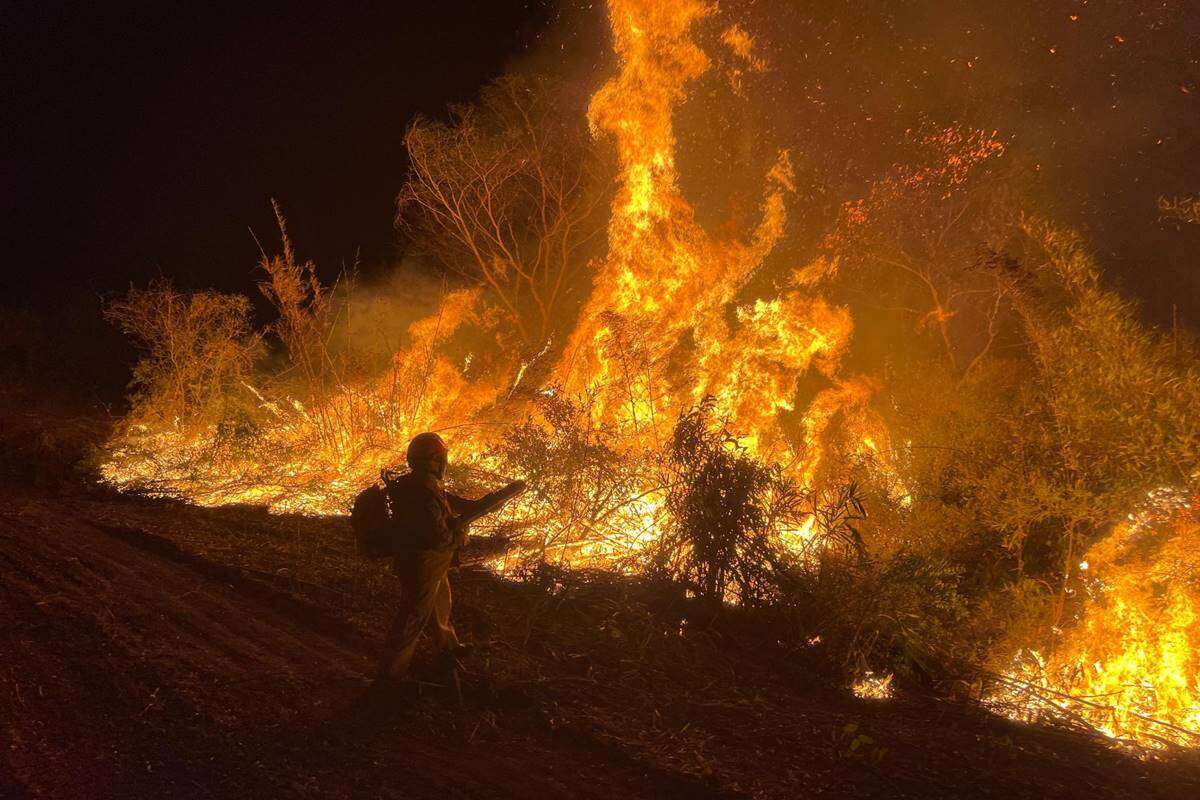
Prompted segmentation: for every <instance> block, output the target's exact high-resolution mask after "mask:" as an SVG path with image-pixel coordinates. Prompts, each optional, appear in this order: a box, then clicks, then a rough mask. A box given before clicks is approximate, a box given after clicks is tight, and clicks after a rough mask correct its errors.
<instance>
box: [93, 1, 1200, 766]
mask: <svg viewBox="0 0 1200 800" xmlns="http://www.w3.org/2000/svg"><path fill="white" fill-rule="evenodd" d="M608 14H609V20H610V24H611V33H612V46H613V50H614V55H615V66H614V71H613V74H612V75H611V77H610V78H609V79H608V80H607V82H605V83H604V84H603V86H601V87H599V89H598V90H596V91H594V92H593V93H591V95H590V98H589V97H588V96H587V93H586V92H580V90H579V89H578V87H576V86H573V85H569V84H567V83H565V82H563V81H559V80H556V79H554V78H553V77H549V76H544V75H528V74H522V75H511V76H508V77H505V78H503V79H502V80H500V81H498V82H497V83H496V84H494V85H492V86H489V87H487V88H486V89H485V90H484V91H483V93H482V95H481V97H480V99H479V101H478V102H477V103H475V104H473V105H470V106H466V107H462V108H456V109H454V111H453V114H452V117H451V118H450V120H449V121H448V122H435V121H429V120H423V121H419V122H417V123H416V124H414V125H413V126H412V127H411V128H410V130H409V131H408V133H407V135H406V137H405V143H406V146H407V150H408V154H409V158H410V163H411V169H410V173H409V175H408V178H407V182H406V183H405V185H404V187H403V189H402V190H401V192H400V195H399V203H398V214H397V225H398V228H399V229H400V231H401V232H402V233H403V234H404V236H405V237H406V239H407V241H409V242H410V243H411V245H412V246H413V252H414V253H419V254H420V256H421V257H422V258H423V259H424V260H425V261H426V262H427V263H430V264H438V265H441V266H442V267H444V268H445V271H446V272H445V274H446V275H447V276H448V277H447V278H446V279H444V280H443V281H441V282H440V283H439V282H437V281H434V280H432V279H430V278H428V277H424V275H425V273H421V272H419V271H417V270H414V269H410V270H409V271H408V272H406V273H404V276H403V278H402V279H398V280H397V281H396V283H395V284H394V286H393V287H392V288H390V289H386V288H385V289H381V288H379V287H373V288H370V289H364V288H363V287H361V286H359V285H357V284H356V279H355V275H354V274H353V273H350V274H347V275H345V276H344V277H343V278H342V279H341V280H340V281H339V282H338V283H337V284H336V285H334V286H332V287H327V286H324V285H322V284H321V282H320V281H319V280H318V279H317V277H316V270H315V268H314V266H313V265H312V264H311V263H306V262H302V261H301V260H300V258H299V257H298V256H297V254H296V253H295V252H294V250H293V247H292V243H291V241H290V239H289V237H288V234H287V230H286V226H285V224H284V220H283V216H282V214H279V215H278V221H279V230H280V235H281V250H282V252H281V253H280V254H279V255H275V256H267V255H265V254H264V256H263V259H262V262H261V275H262V279H261V283H260V289H261V290H262V292H263V294H264V295H265V297H266V298H267V299H268V300H269V301H270V303H271V304H272V306H273V307H274V309H275V311H276V314H277V316H276V320H275V322H273V323H272V324H271V325H269V326H268V327H266V328H263V329H258V328H256V327H255V326H254V324H253V323H252V320H251V306H250V303H249V301H248V300H247V299H246V298H244V297H238V296H226V295H221V294H218V293H214V292H201V293H195V294H184V293H181V292H179V291H177V290H175V289H174V288H173V287H172V286H171V285H170V284H169V283H167V282H166V281H160V282H156V283H153V284H151V285H150V286H149V287H148V288H146V289H134V290H131V291H130V293H129V294H128V295H127V296H126V297H124V298H121V299H119V300H116V301H114V302H112V303H111V304H110V305H109V306H108V309H107V314H108V317H109V318H110V319H111V320H112V321H113V322H114V323H115V324H117V325H119V326H120V327H121V328H122V329H123V330H125V331H126V332H127V333H129V334H130V335H131V336H133V337H134V338H135V339H136V340H137V341H138V342H139V343H140V344H141V345H142V347H143V349H144V351H145V355H144V357H143V359H142V361H141V362H139V364H138V366H137V368H136V369H135V372H134V381H135V386H136V394H135V396H134V402H133V408H132V411H131V412H130V414H129V416H128V418H127V419H126V420H125V421H124V422H123V424H122V426H121V427H120V429H119V431H118V433H117V435H116V436H115V437H114V438H113V440H112V441H111V443H110V445H109V448H108V452H107V455H106V459H105V462H104V464H103V468H102V469H103V474H104V476H105V478H106V480H108V481H109V482H110V483H112V484H113V485H115V486H117V487H119V488H121V489H124V490H129V491H140V492H150V493H154V494H161V495H170V496H177V497H182V498H185V499H187V500H189V501H191V502H194V503H198V504H202V505H220V504H232V503H253V504H261V505H266V506H269V507H270V508H271V509H273V510H276V511H281V512H297V513H303V514H317V515H319V514H341V513H345V512H346V510H347V507H348V504H349V502H350V501H351V499H352V498H353V497H354V495H355V494H356V493H357V491H358V490H359V489H361V488H362V486H363V485H365V484H367V483H369V482H370V481H372V480H374V478H375V477H376V476H377V475H378V473H379V470H380V469H381V468H383V467H390V466H394V465H396V464H397V463H400V462H402V460H403V452H404V447H405V445H406V444H407V442H408V440H409V438H410V437H411V436H412V435H413V434H415V433H417V432H420V431H423V430H436V431H439V432H441V433H442V435H443V436H444V437H445V438H446V439H447V440H448V441H449V442H450V443H451V448H452V454H453V455H452V459H453V461H452V472H451V480H452V482H456V483H458V484H459V485H460V486H461V487H462V488H463V489H464V490H479V489H490V488H494V487H495V486H496V485H498V484H499V483H500V481H501V477H500V476H505V477H519V478H522V479H524V480H526V481H527V482H528V484H529V487H530V490H529V492H527V493H526V494H525V495H524V496H523V497H522V498H521V500H520V501H519V502H518V503H514V504H513V505H512V506H510V507H509V509H508V510H507V511H506V512H505V514H504V516H503V518H502V519H501V520H499V521H498V522H495V523H493V524H492V528H491V529H490V530H489V531H488V532H489V533H492V534H495V535H496V536H497V537H502V538H503V540H504V541H505V542H506V544H507V546H506V547H505V548H504V549H503V551H502V552H498V554H497V555H495V556H493V557H491V560H490V561H489V565H490V566H491V567H492V568H494V569H495V570H497V571H499V572H501V573H504V574H513V575H517V574H521V573H522V572H523V571H524V570H526V569H528V568H530V567H534V566H536V565H537V564H541V563H550V564H553V565H558V566H569V567H576V568H585V567H586V568H607V569H620V570H628V571H641V572H650V573H655V574H659V575H661V576H663V577H664V578H665V579H669V580H671V581H673V582H675V583H677V584H678V585H680V586H682V587H683V588H684V589H686V591H687V592H688V593H690V594H691V595H693V596H694V597H695V598H696V600H697V602H701V603H712V604H716V607H718V608H719V606H720V604H721V603H731V604H739V605H742V606H747V607H756V608H761V609H763V610H764V611H765V612H767V613H768V616H769V617H770V618H771V619H772V620H774V622H773V624H776V625H778V626H779V630H780V636H781V637H785V638H787V640H788V641H791V642H794V643H795V646H796V647H798V648H801V647H819V648H824V649H826V650H827V651H828V653H829V654H830V657H831V658H833V659H835V660H836V661H837V663H839V664H841V665H842V666H843V668H844V671H845V674H846V677H847V680H848V681H851V682H853V681H857V683H856V691H859V692H860V693H864V694H867V695H874V696H878V695H886V694H889V693H890V692H891V691H892V688H893V686H894V687H896V688H900V689H902V688H904V687H909V688H912V687H925V688H929V687H935V688H937V689H938V690H940V691H946V692H950V691H957V690H958V689H961V688H962V687H966V688H967V690H969V691H970V692H971V693H972V694H974V695H975V696H977V697H979V698H981V699H983V700H984V701H985V702H987V703H989V704H990V705H991V706H993V707H994V708H996V709H998V710H1000V711H1002V712H1003V713H1007V714H1011V715H1014V716H1018V717H1021V718H1036V717H1040V716H1046V715H1048V716H1051V717H1054V718H1056V719H1059V720H1064V719H1065V720H1069V721H1071V722H1072V724H1076V725H1079V726H1082V727H1086V728H1088V729H1091V730H1096V731H1100V732H1102V733H1104V734H1106V735H1108V736H1111V737H1114V738H1116V739H1120V740H1128V741H1133V742H1137V743H1140V744H1149V745H1162V746H1167V745H1183V746H1194V745H1195V744H1196V743H1197V741H1198V740H1200V739H1198V737H1200V655H1198V653H1200V578H1198V577H1197V576H1198V575H1200V570H1198V569H1197V567H1198V566H1200V565H1198V564H1197V560H1196V555H1195V554H1196V553H1197V552H1200V523H1198V521H1197V517H1196V513H1197V512H1196V492H1197V486H1198V480H1200V473H1198V472H1197V470H1198V468H1200V372H1198V371H1197V368H1196V366H1195V365H1196V363H1197V362H1196V359H1195V355H1196V351H1195V346H1194V342H1193V341H1192V340H1191V339H1190V338H1189V337H1188V336H1187V335H1186V334H1185V333H1184V332H1182V331H1179V330H1177V331H1174V332H1173V333H1172V335H1170V336H1167V335H1165V334H1163V333H1160V332H1159V331H1157V330H1155V329H1153V328H1150V327H1148V326H1146V325H1145V324H1144V323H1143V322H1142V321H1141V320H1140V318H1139V315H1138V312H1137V310H1136V309H1135V308H1134V307H1133V306H1132V305H1131V304H1130V303H1129V302H1127V301H1126V300H1124V299H1123V298H1122V297H1121V296H1120V295H1119V294H1117V293H1115V292H1114V291H1112V290H1111V289H1109V288H1107V287H1106V285H1105V282H1104V280H1103V278H1102V275H1101V274H1100V271H1099V267H1098V266H1097V265H1096V264H1095V262H1094V261H1093V260H1092V258H1091V256H1090V255H1089V253H1088V250H1087V248H1086V247H1085V245H1084V243H1083V242H1082V241H1081V240H1080V239H1079V238H1078V237H1077V236H1076V235H1075V234H1074V233H1072V232H1070V231H1068V230H1065V229H1063V228H1062V227H1059V226H1057V225H1055V224H1052V223H1050V222H1047V221H1046V219H1047V216H1046V215H1045V214H1042V213H1039V208H1038V206H1037V205H1036V204H1035V203H1034V202H1033V201H1032V200H1031V199H1030V197H1031V196H1032V194H1031V193H1030V192H1029V191H1027V184H1028V181H1029V173H1028V171H1027V170H1025V169H1023V168H1022V166H1021V162H1020V159H1019V158H1017V157H1015V156H1014V155H1013V154H1012V153H1010V152H1009V151H1010V147H1009V145H1008V144H1007V143H1006V142H1005V139H1004V136H1003V134H1002V133H1001V132H990V131H980V130H974V129H970V128H967V127H964V126H961V125H953V126H943V127H939V126H935V125H932V124H930V125H929V126H927V127H926V128H925V129H920V130H910V131H908V132H907V133H906V135H905V137H904V140H903V142H901V143H899V144H898V152H900V153H902V156H903V157H902V158H901V157H897V159H896V161H895V163H894V165H893V166H892V167H890V168H889V169H887V170H885V171H884V172H883V173H881V174H879V175H877V176H875V179H874V180H873V181H872V182H871V184H870V185H869V186H866V187H865V188H864V189H863V190H862V191H860V192H857V193H855V194H853V195H850V196H847V197H844V198H841V199H839V201H838V202H836V203H832V204H826V205H825V206H819V205H817V204H814V203H812V202H810V201H808V200H805V199H803V198H808V197H811V195H812V193H811V192H810V191H808V190H807V188H806V187H807V186H808V185H809V184H812V183H814V182H817V181H819V180H820V173H819V170H818V169H817V168H816V167H815V166H813V164H814V163H815V161H814V160H813V159H812V158H809V157H807V156H805V157H804V158H798V157H797V155H796V153H794V152H789V151H788V150H783V149H780V150H778V151H777V152H774V153H772V154H770V157H769V158H768V159H765V160H764V161H763V163H761V164H759V165H758V166H757V173H756V174H757V175H758V176H759V178H760V183H759V187H758V190H757V197H758V201H757V213H756V214H753V215H751V214H748V213H745V212H744V211H743V212H740V213H733V212H731V213H730V215H729V220H728V221H727V222H726V223H721V224H713V223H712V222H711V220H712V219H714V218H715V215H714V212H713V211H712V209H710V208H707V207H706V208H703V209H701V208H699V207H698V206H696V205H693V203H692V202H689V199H688V193H687V192H685V191H684V188H683V186H684V185H685V183H684V174H683V167H682V166H681V164H682V163H683V161H682V160H681V154H680V144H679V139H680V137H679V133H678V131H677V125H678V124H679V119H680V111H681V109H682V108H684V107H685V106H688V107H692V106H696V105H700V106H703V105H704V104H705V98H721V102H722V103H726V104H737V103H746V102H748V100H747V96H746V91H747V90H746V87H747V85H750V84H753V82H754V81H755V80H757V79H758V78H759V76H760V75H762V74H764V72H765V71H767V70H768V69H769V65H768V64H767V63H766V60H765V59H764V58H763V57H762V56H760V55H759V54H758V51H757V49H756V44H755V41H754V39H753V38H752V36H751V35H750V34H749V33H748V32H747V31H746V30H744V29H743V28H742V27H741V26H739V25H737V24H736V23H734V22H733V21H731V20H728V19H724V18H722V16H721V14H719V13H718V11H717V9H716V7H715V5H713V4H709V3H706V2H700V1H699V0H694V1H693V0H678V1H677V2H673V3H660V2H650V0H610V3H609V8H608ZM701 87H704V88H705V91H704V92H703V93H701V92H700V91H699V89H700V88H701ZM714 87H717V88H714ZM718 89H719V90H718ZM713 102H715V101H713ZM703 110H704V109H703V108H702V109H701V111H703ZM711 113H713V114H723V113H737V112H736V111H734V112H730V111H729V109H728V108H725V107H721V108H714V109H711ZM752 161H753V159H750V160H748V161H747V162H746V164H745V165H744V166H745V167H746V170H751V168H752V163H751V162H752ZM798 165H800V167H798ZM801 167H802V168H801ZM742 194H745V192H742ZM710 205H711V203H710ZM1179 208H1183V209H1184V211H1186V210H1187V207H1186V204H1185V203H1183V202H1182V201H1176V202H1174V205H1168V204H1164V206H1163V210H1164V213H1167V212H1171V213H1176V214H1177V216H1180V218H1182V217H1183V212H1177V211H1176V209H1179ZM277 213H278V209H277ZM797 216H804V218H805V224H804V225H803V226H800V227H801V228H802V229H804V230H811V231H815V233H813V235H811V236H807V237H806V236H804V235H800V234H793V233H792V229H791V228H789V225H790V223H791V221H792V220H794V219H796V218H797ZM397 287H398V288H397ZM956 687H957V689H956Z"/></svg>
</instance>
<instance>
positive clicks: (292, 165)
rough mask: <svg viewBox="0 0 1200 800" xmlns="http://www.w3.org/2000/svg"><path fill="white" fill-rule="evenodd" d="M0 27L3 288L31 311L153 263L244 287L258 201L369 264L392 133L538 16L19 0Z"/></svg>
mask: <svg viewBox="0 0 1200 800" xmlns="http://www.w3.org/2000/svg"><path fill="white" fill-rule="evenodd" d="M5 16H6V17H9V18H10V20H12V19H15V24H14V25H12V27H10V28H9V29H8V31H7V32H6V34H5V40H4V45H3V48H2V50H3V56H0V57H2V58H3V59H4V62H5V63H4V68H5V71H6V73H7V74H8V79H9V80H10V81H12V83H11V85H10V87H9V88H8V89H7V90H6V94H7V95H8V98H9V99H7V100H6V103H5V106H6V109H8V110H7V111H6V116H8V118H9V123H8V126H9V127H8V130H7V131H6V138H7V137H12V138H13V141H10V142H6V143H5V152H6V153H7V154H8V156H7V157H6V162H7V163H6V164H5V166H4V169H5V173H6V175H5V183H6V184H7V185H8V186H9V187H10V188H11V189H12V191H8V190H6V191H5V198H4V203H5V208H4V216H5V217H6V219H7V224H9V225H12V226H13V228H14V230H15V233H16V241H17V242H18V252H17V256H18V257H17V259H16V261H15V263H16V264H19V265H20V266H19V268H17V269H12V266H11V265H12V264H13V263H14V262H13V261H10V262H9V263H10V268H9V269H8V270H7V271H6V274H5V275H4V278H3V279H4V281H5V285H4V291H3V295H4V296H5V297H8V298H21V297H27V298H29V299H32V300H34V301H35V302H39V303H44V302H46V300H47V299H48V297H47V295H49V294H52V293H53V292H54V291H55V290H56V289H57V287H58V286H59V285H60V284H62V283H63V282H64V280H66V281H69V282H70V283H72V284H74V283H81V284H84V285H86V286H87V287H88V288H90V289H92V290H93V291H95V292H102V291H111V290H113V289H120V288H122V287H123V286H124V285H127V284H128V282H129V281H130V280H135V281H142V280H145V279H146V278H147V277H148V276H151V275H154V274H157V273H158V272H159V271H160V270H161V272H162V273H163V274H166V275H169V276H171V277H172V278H173V279H175V280H176V281H177V282H178V283H179V284H181V285H183V286H185V287H189V288H191V287H200V286H209V285H215V286H217V287H220V288H225V289H235V290H242V291H246V290H247V289H248V288H249V284H250V280H251V275H252V271H253V268H254V265H255V259H256V253H257V248H256V246H255V244H254V242H253V240H252V238H251V237H250V235H249V233H248V230H247V228H248V226H252V227H253V228H254V229H255V231H256V233H258V235H259V236H260V237H263V238H264V241H265V243H266V244H267V245H268V247H269V246H270V242H269V240H267V239H266V237H269V236H271V234H272V223H271V212H270V206H269V202H268V198H270V197H272V196H273V197H275V198H277V199H278V200H279V202H280V203H281V204H282V206H283V209H284V212H285V214H286V215H287V216H288V218H289V223H290V227H291V229H292V233H293V235H294V238H295V239H296V240H297V243H298V245H299V247H300V249H301V251H302V252H303V253H304V254H306V255H309V256H312V257H314V258H316V259H317V260H318V262H319V263H321V264H322V265H323V266H327V267H328V268H329V269H330V270H333V269H336V267H337V265H338V263H339V262H340V261H342V260H346V261H348V260H351V259H353V257H354V255H355V252H356V250H357V249H359V248H361V249H362V252H363V255H364V257H365V258H368V259H370V260H377V259H382V258H385V257H386V256H387V255H388V251H389V245H390V243H391V240H392V230H391V224H390V220H391V214H392V198H393V197H394V196H395V194H396V192H397V191H398V189H399V187H400V184H401V182H402V179H403V175H404V169H405V160H404V153H403V147H402V145H401V137H402V135H403V131H404V128H405V126H406V124H407V123H408V121H409V120H410V119H411V118H412V116H413V115H414V114H415V113H418V112H424V113H440V112H441V111H442V110H443V108H444V106H445V105H446V103H447V102H449V101H454V100H465V99H469V98H470V97H471V96H472V95H473V94H474V93H475V92H476V91H477V90H478V87H479V86H480V84H482V83H483V82H485V81H487V80H488V79H490V78H492V77H495V76H496V75H498V74H500V73H501V72H502V71H503V68H504V66H505V63H506V61H508V60H509V59H511V58H513V57H514V56H516V55H517V54H518V53H520V52H521V51H522V50H523V49H524V48H525V46H526V45H527V44H528V43H530V42H531V41H535V39H536V37H535V36H534V34H535V33H536V32H537V30H538V28H539V27H540V25H541V23H542V22H543V21H544V17H545V12H544V9H543V7H542V6H541V4H539V3H538V2H530V1H529V0H488V2H462V0H444V2H433V3H431V2H414V3H398V2H392V3H378V4H361V5H354V4H352V5H343V4H339V3H313V2H290V3H282V2H260V3H237V4H231V5H230V6H228V7H222V6H221V5H220V4H212V3H185V4H174V3H165V2H147V3H124V4H120V3H86V4H84V3H78V4H74V5H70V4H66V5H63V4H55V3H50V2H45V0H35V1H34V2H18V3H17V4H16V5H15V6H13V5H12V4H10V5H9V6H8V9H7V10H6V12H5ZM14 78H15V80H13V79H14ZM13 109H16V114H13ZM9 159H11V160H9ZM6 238H8V237H6ZM10 241H11V240H10ZM10 258H11V254H10Z"/></svg>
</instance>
